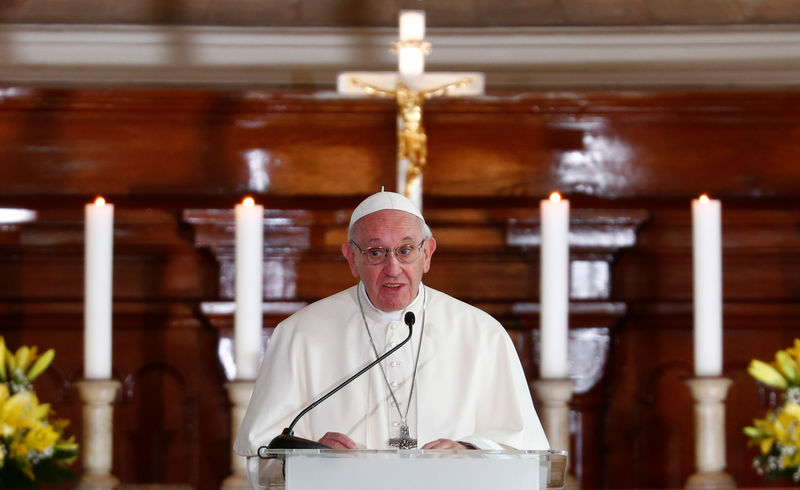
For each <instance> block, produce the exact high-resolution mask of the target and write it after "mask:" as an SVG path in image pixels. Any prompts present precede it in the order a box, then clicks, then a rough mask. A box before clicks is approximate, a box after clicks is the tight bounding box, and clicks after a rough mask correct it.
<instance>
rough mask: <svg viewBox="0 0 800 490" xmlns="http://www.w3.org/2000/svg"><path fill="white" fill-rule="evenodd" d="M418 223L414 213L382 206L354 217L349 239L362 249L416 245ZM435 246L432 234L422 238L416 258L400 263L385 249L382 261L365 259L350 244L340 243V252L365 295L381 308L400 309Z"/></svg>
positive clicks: (414, 289)
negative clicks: (361, 215)
mask: <svg viewBox="0 0 800 490" xmlns="http://www.w3.org/2000/svg"><path fill="white" fill-rule="evenodd" d="M422 236H423V235H422V227H421V224H420V221H419V219H418V218H417V217H415V216H413V215H411V214H409V213H406V212H404V211H396V210H391V209H386V210H383V211H377V212H375V213H372V214H368V215H366V216H364V217H363V218H361V219H360V220H358V221H356V224H355V226H354V228H353V241H354V242H356V244H358V246H359V247H361V250H366V249H367V248H368V247H384V248H388V249H393V248H395V247H397V246H399V245H415V246H416V245H419V243H420V242H421V241H422ZM435 249H436V240H434V239H433V237H430V238H428V239H427V240H425V243H423V244H422V249H421V250H420V253H419V254H418V256H417V258H416V259H414V260H413V261H412V262H410V263H407V264H404V263H402V262H400V261H398V260H397V257H395V255H394V253H389V256H388V257H387V258H386V261H385V262H383V263H382V264H376V265H372V264H369V263H367V260H366V257H364V255H363V254H362V253H361V252H359V251H358V249H356V248H355V247H354V246H353V245H352V244H350V243H345V244H344V245H342V254H344V256H345V258H346V259H347V263H348V264H349V265H350V271H351V272H352V273H353V275H354V276H355V277H358V278H360V279H361V281H362V282H363V283H364V287H365V288H366V290H367V295H368V296H369V299H370V300H371V301H372V304H373V305H375V306H376V307H377V308H378V309H379V310H381V311H395V310H402V309H403V308H405V307H406V306H408V305H409V304H410V303H411V301H413V300H414V298H415V297H416V296H417V292H418V291H419V284H420V282H421V281H422V275H423V274H424V273H426V272H428V269H430V267H431V256H432V255H433V251H434V250H435Z"/></svg>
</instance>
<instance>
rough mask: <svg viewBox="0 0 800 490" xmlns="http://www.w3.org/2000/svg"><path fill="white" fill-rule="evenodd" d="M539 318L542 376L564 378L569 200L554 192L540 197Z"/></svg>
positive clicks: (566, 337)
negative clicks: (547, 196)
mask: <svg viewBox="0 0 800 490" xmlns="http://www.w3.org/2000/svg"><path fill="white" fill-rule="evenodd" d="M539 209H540V212H541V230H542V244H541V276H540V287H539V289H540V293H539V295H540V298H541V320H540V322H541V323H540V331H539V334H540V347H541V351H540V352H541V357H540V359H541V364H540V366H539V373H540V375H541V377H542V378H566V377H567V376H568V372H567V339H568V329H567V325H568V321H569V201H567V200H566V199H561V196H560V195H559V194H558V193H557V192H554V193H552V194H551V195H550V199H545V200H542V201H541V203H540V206H539Z"/></svg>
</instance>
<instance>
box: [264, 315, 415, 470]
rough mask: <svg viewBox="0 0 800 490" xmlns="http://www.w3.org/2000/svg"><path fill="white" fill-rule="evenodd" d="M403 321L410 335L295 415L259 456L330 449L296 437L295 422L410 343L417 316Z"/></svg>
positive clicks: (405, 318)
mask: <svg viewBox="0 0 800 490" xmlns="http://www.w3.org/2000/svg"><path fill="white" fill-rule="evenodd" d="M403 321H404V322H405V324H406V325H408V337H406V338H405V339H403V341H402V342H400V343H399V344H397V345H396V346H394V347H392V348H391V349H390V350H388V351H387V352H385V353H384V354H383V355H381V356H380V357H378V358H377V359H375V360H374V361H372V362H371V363H369V364H367V366H366V367H364V368H363V369H362V370H360V371H359V372H357V373H356V374H354V375H352V376H350V377H349V378H348V379H347V380H346V381H345V382H344V383H342V384H340V385H339V386H337V387H336V388H334V389H332V390H331V391H329V392H328V393H326V394H325V396H323V397H322V398H320V399H319V400H317V401H315V402H314V403H312V404H311V405H309V406H307V407H306V408H304V409H303V411H302V412H300V413H299V414H297V417H295V418H294V420H292V423H291V424H289V427H287V428H285V429H283V433H281V434H279V435H278V436H277V437H275V438H274V439H272V441H270V443H269V445H268V446H261V447H259V448H258V456H259V457H261V458H264V457H266V456H262V450H263V454H265V455H266V454H269V451H268V450H269V449H330V446H326V445H325V444H320V443H319V442H316V441H312V440H310V439H303V438H302V437H296V436H295V435H294V431H293V430H292V429H293V428H294V426H295V424H297V421H299V420H300V418H301V417H302V416H303V415H305V414H306V413H308V412H310V411H311V410H312V409H313V408H314V407H316V406H317V405H319V404H320V403H322V402H324V401H325V400H327V399H328V397H330V396H331V395H333V394H334V393H336V392H337V391H339V390H341V389H342V388H344V387H345V386H347V385H348V384H350V382H351V381H353V380H355V379H356V378H358V377H359V376H361V375H362V374H364V373H366V372H367V371H369V370H370V369H372V368H373V367H374V366H375V365H376V364H378V363H379V362H381V361H382V360H384V359H386V358H387V357H389V356H390V355H392V354H394V352H395V351H396V350H397V349H399V348H400V347H403V346H404V345H405V344H406V343H408V341H409V340H411V334H412V327H413V325H414V322H415V321H416V317H415V316H414V313H412V312H410V311H409V312H406V314H405V316H404V317H403Z"/></svg>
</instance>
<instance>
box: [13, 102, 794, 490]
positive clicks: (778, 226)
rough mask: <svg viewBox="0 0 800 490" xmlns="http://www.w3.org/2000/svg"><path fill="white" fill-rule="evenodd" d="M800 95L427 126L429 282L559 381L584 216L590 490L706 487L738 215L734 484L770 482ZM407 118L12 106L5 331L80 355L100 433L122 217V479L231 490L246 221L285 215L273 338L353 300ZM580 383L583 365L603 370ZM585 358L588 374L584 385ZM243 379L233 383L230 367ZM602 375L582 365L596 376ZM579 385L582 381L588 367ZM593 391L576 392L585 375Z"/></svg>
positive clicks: (376, 112)
mask: <svg viewBox="0 0 800 490" xmlns="http://www.w3.org/2000/svg"><path fill="white" fill-rule="evenodd" d="M798 109H800V92H796V91H764V92H755V91H748V92H739V91H724V92H711V91H694V92H636V93H614V92H608V93H520V94H510V93H498V94H489V95H487V96H486V97H482V98H478V99H465V100H447V101H445V100H435V101H432V102H431V103H429V104H428V105H426V107H425V111H426V112H425V117H426V120H425V121H426V128H427V132H428V139H429V143H430V147H429V164H428V167H427V168H426V173H425V196H424V200H425V201H424V207H425V213H426V215H427V217H428V220H429V222H430V223H431V226H432V228H433V231H434V233H435V234H436V237H437V241H438V243H439V247H438V249H437V252H436V256H435V258H434V262H433V267H432V270H431V272H430V274H429V275H428V276H427V278H426V282H427V283H428V284H430V285H431V286H433V287H436V288H438V289H441V290H444V291H446V292H449V293H451V294H453V295H455V296H457V297H459V298H462V299H464V300H467V301H469V302H471V303H474V304H476V305H478V306H480V307H482V308H484V309H485V310H487V311H488V312H490V313H491V314H493V315H494V316H496V317H497V318H498V319H500V320H501V322H502V323H503V324H504V326H505V327H506V328H507V329H508V331H509V333H510V335H511V337H512V339H513V340H514V342H515V345H516V347H517V350H518V352H519V353H520V356H521V359H522V362H523V366H524V368H525V372H526V374H527V376H528V378H529V379H534V378H535V377H536V376H537V359H538V354H537V349H538V336H537V335H536V333H537V332H536V330H537V328H538V294H539V279H538V275H539V272H538V269H539V265H538V260H539V255H538V245H537V244H538V211H537V210H538V201H539V199H541V198H543V197H545V196H546V195H547V194H548V193H549V192H550V191H551V190H554V189H558V190H561V191H562V192H563V193H564V194H565V195H566V196H567V197H568V198H569V199H570V201H571V204H572V209H573V211H574V212H573V216H572V230H573V234H572V237H571V242H572V249H571V264H572V276H571V277H572V284H571V291H572V302H571V306H570V323H571V335H572V337H571V339H572V340H571V343H572V344H571V345H573V347H574V348H576V349H579V352H580V354H579V355H577V356H574V359H573V360H571V362H572V363H575V366H572V365H571V367H570V370H571V371H570V372H571V373H573V369H574V373H579V374H580V375H581V376H583V378H581V379H585V380H586V382H585V387H586V388H585V391H583V392H579V393H577V394H576V396H575V398H574V399H573V402H572V404H571V409H572V418H571V420H572V425H571V427H572V436H573V460H572V464H573V466H572V467H573V469H574V470H575V472H576V474H577V476H578V477H579V479H580V480H581V484H582V486H584V487H585V488H647V487H649V488H671V487H681V486H682V485H683V484H684V483H685V480H686V478H687V477H688V475H689V474H691V473H692V472H693V471H694V460H693V444H694V439H693V415H692V414H693V407H692V401H691V397H690V395H689V392H688V389H687V388H686V386H685V384H684V381H685V379H686V378H687V377H690V376H691V374H692V330H691V329H692V303H691V301H692V279H691V226H690V225H691V223H690V212H689V200H690V199H691V198H694V197H696V196H697V195H698V194H699V193H700V192H708V193H710V194H711V196H712V197H716V198H721V199H722V200H723V264H724V294H725V305H724V315H725V318H724V325H725V332H726V336H725V345H724V356H725V365H724V370H725V373H724V374H725V375H726V376H729V377H731V378H732V379H733V380H734V384H733V387H732V388H731V390H730V393H729V395H728V403H727V417H728V418H727V424H726V429H727V435H728V437H727V455H728V458H727V459H728V470H729V472H730V473H731V474H732V475H733V476H734V477H735V478H736V480H737V482H738V483H739V485H741V486H765V485H772V486H775V485H780V484H782V483H783V484H785V482H770V481H766V480H763V479H762V478H761V477H759V476H758V475H756V474H755V473H754V471H753V470H752V468H751V459H752V457H753V456H754V452H753V450H752V449H751V448H747V447H746V440H745V438H744V436H743V435H742V434H741V427H742V426H744V425H747V424H749V423H750V422H751V419H752V418H754V417H760V416H761V415H763V411H764V409H765V407H766V406H768V404H769V403H770V397H769V396H768V393H765V392H763V390H760V389H759V387H758V386H757V385H756V384H755V382H754V381H752V380H751V379H749V378H748V376H747V374H746V372H745V367H746V365H747V363H748V362H749V360H750V359H751V358H753V357H758V358H761V359H765V360H767V359H769V358H771V357H772V355H773V353H774V351H775V350H776V349H779V348H783V347H786V346H788V345H789V344H790V342H791V340H792V339H793V338H794V336H796V335H797V332H800V321H799V320H798V318H800V307H798V306H797V305H796V298H797V295H798V291H800V279H798V278H800V254H798V250H800V238H798V223H800V213H798V211H797V210H798V209H799V208H798V204H800V200H799V199H798V197H797V196H800V175H798V172H800V171H798V170H797V165H796V163H795V162H797V161H798V160H799V159H800V158H798V157H800V149H798V148H799V147H797V145H796V144H795V141H796V140H797V137H798V133H800V111H799V110H798ZM394 131H395V116H394V107H393V105H392V103H390V102H386V101H378V100H366V99H363V100H362V99H358V100H343V99H339V98H336V97H331V96H330V94H318V93H310V92H299V91H292V92H289V91H259V90H246V91H245V90H242V91H236V90H227V91H218V90H214V91H212V90H199V89H197V90H177V89H176V90H166V89H152V90H146V89H140V90H133V89H129V90H122V89H59V90H55V89H51V90H43V89H28V88H13V87H9V88H5V89H3V91H2V96H0V207H12V208H27V209H32V210H36V211H38V217H37V218H36V219H35V220H33V221H29V222H23V223H8V222H4V221H3V220H4V219H5V218H4V216H5V215H4V214H3V213H2V212H0V334H2V335H4V336H5V338H6V341H7V343H8V344H9V345H10V346H15V345H19V344H20V343H27V344H37V345H39V346H40V349H41V348H44V347H55V348H56V349H57V351H58V354H57V357H56V361H55V364H54V366H53V367H52V368H51V370H50V371H49V372H48V374H47V375H46V376H44V377H43V378H42V379H41V380H40V381H39V382H38V383H39V390H40V393H41V395H42V397H43V398H45V399H48V401H50V400H52V401H53V404H54V408H55V409H56V411H57V412H58V413H59V414H60V415H63V416H66V417H69V418H70V419H72V420H73V426H72V430H73V431H74V433H75V434H80V416H79V414H80V401H79V399H78V397H77V393H76V391H75V389H74V383H75V382H76V381H77V380H79V379H80V378H81V376H82V374H81V371H82V360H81V359H82V348H81V347H80V346H81V345H82V315H83V309H82V297H83V279H82V274H83V218H82V206H83V204H84V203H86V202H88V201H89V200H91V199H93V197H94V196H95V195H97V194H103V195H104V196H106V197H107V198H108V199H109V200H110V201H111V202H113V203H114V204H115V206H116V211H117V214H116V226H115V257H114V299H115V303H114V376H115V377H116V378H118V379H119V380H120V381H122V383H123V389H122V390H121V393H120V395H119V399H118V402H117V405H116V411H115V417H116V421H117V423H116V424H115V434H114V437H115V439H114V440H115V455H114V456H115V457H114V473H115V474H116V475H117V476H119V477H120V479H121V480H122V481H123V482H124V483H154V482H164V483H174V484H189V485H191V486H193V487H194V488H202V489H206V488H208V489H210V488H218V487H219V485H220V483H221V481H222V479H223V478H224V477H225V476H226V475H227V474H228V472H229V469H230V466H229V462H228V460H227V454H228V449H229V447H230V444H231V435H230V434H229V427H230V420H229V407H228V401H227V397H226V395H225V392H224V389H223V387H222V385H223V383H224V381H225V379H226V374H227V372H228V371H226V366H228V365H229V362H230V361H229V359H228V358H226V356H228V357H229V355H230V351H231V349H230V339H231V328H232V309H231V303H230V302H231V300H232V298H233V282H232V281H233V257H232V247H233V228H232V221H231V220H232V211H231V209H232V207H233V205H234V203H236V202H238V201H239V200H240V199H241V197H242V196H243V195H244V194H246V193H248V194H252V195H254V196H255V197H256V199H257V200H258V201H259V202H260V203H263V204H265V206H266V208H267V211H266V212H265V219H266V224H267V227H266V232H265V255H264V257H265V264H264V268H265V272H267V274H266V275H265V299H266V300H267V301H266V303H265V327H266V329H265V338H267V337H268V336H269V333H270V332H271V328H272V327H274V326H275V325H276V324H277V323H278V322H279V321H280V320H281V319H282V318H284V317H285V316H286V315H288V314H290V313H291V312H292V311H295V310H296V309H297V308H299V307H301V306H302V305H303V304H306V303H307V302H309V301H313V300H315V299H318V298H320V297H323V296H325V295H328V294H331V293H333V292H335V291H337V290H339V289H341V288H344V287H347V286H349V285H351V284H353V278H352V277H351V276H350V274H349V271H348V270H347V267H346V265H345V263H344V261H343V259H342V258H341V257H340V253H339V245H340V244H341V243H342V241H344V239H345V236H346V230H345V227H346V223H347V220H348V218H349V210H350V209H352V207H353V206H354V205H355V204H356V203H357V202H358V201H359V200H360V199H361V198H362V197H363V196H365V195H366V194H369V193H372V192H374V191H376V190H377V189H379V188H380V186H381V185H386V186H387V187H389V188H391V187H392V185H393V182H394V167H393V163H392V162H393V159H394V154H395V150H394ZM579 361H580V362H579ZM583 361H585V362H583ZM226 363H228V364H226ZM581 363H582V364H581ZM578 364H580V365H578ZM576 375H577V374H576Z"/></svg>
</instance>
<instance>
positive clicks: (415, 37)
mask: <svg viewBox="0 0 800 490" xmlns="http://www.w3.org/2000/svg"><path fill="white" fill-rule="evenodd" d="M424 38H425V12H424V11H422V10H403V11H401V12H400V48H399V49H398V52H397V62H398V66H397V68H398V71H399V72H400V76H401V77H402V78H409V77H416V76H419V75H422V72H423V71H425V53H424V52H423V50H422V47H421V46H415V45H414V44H412V43H408V41H422V40H423V39H424ZM404 41H406V43H404Z"/></svg>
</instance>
